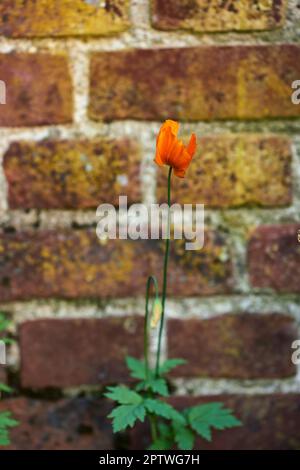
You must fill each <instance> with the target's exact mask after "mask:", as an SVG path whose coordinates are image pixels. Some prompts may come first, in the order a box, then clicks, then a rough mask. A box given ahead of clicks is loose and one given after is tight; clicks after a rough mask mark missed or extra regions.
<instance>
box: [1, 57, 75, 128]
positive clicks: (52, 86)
mask: <svg viewBox="0 0 300 470" xmlns="http://www.w3.org/2000/svg"><path fill="white" fill-rule="evenodd" d="M0 77H1V80H3V81H4V82H5V83H6V94H7V103H6V105H3V106H1V108H0V126H11V127H16V126H33V125H46V124H63V123H69V122H71V121H72V113H73V101H72V83H71V77H70V73H69V69H68V62H67V60H66V57H65V56H63V55H61V56H58V55H49V54H25V53H10V54H0Z"/></svg>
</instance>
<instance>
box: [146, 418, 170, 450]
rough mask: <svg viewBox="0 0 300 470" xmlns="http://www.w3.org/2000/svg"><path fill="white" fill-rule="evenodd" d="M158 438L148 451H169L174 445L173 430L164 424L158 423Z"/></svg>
mask: <svg viewBox="0 0 300 470" xmlns="http://www.w3.org/2000/svg"><path fill="white" fill-rule="evenodd" d="M158 431H159V436H158V438H157V439H156V440H155V441H154V442H153V443H152V444H151V446H150V447H149V448H148V449H149V450H170V449H172V447H173V445H174V438H173V430H172V428H171V426H170V425H168V424H166V423H158Z"/></svg>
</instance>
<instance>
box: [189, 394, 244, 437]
mask: <svg viewBox="0 0 300 470" xmlns="http://www.w3.org/2000/svg"><path fill="white" fill-rule="evenodd" d="M223 406H224V405H223V403H219V402H214V403H206V404H205V405H198V406H194V407H192V408H189V409H188V410H187V416H188V421H189V424H190V426H191V428H192V429H193V430H194V431H196V432H197V433H198V434H199V435H200V436H201V437H203V438H204V439H206V440H207V441H211V430H212V429H213V428H214V429H229V428H233V427H236V426H241V424H242V423H241V421H239V420H238V419H237V418H236V417H235V416H234V415H233V414H232V411H231V410H230V409H228V408H223Z"/></svg>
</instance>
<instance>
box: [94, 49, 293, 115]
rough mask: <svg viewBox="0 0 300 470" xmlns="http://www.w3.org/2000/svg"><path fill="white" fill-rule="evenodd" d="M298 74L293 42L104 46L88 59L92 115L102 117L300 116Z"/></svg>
mask: <svg viewBox="0 0 300 470" xmlns="http://www.w3.org/2000/svg"><path fill="white" fill-rule="evenodd" d="M137 64H138V66H137ZM299 76H300V47H299V46H296V45H287V44H283V45H272V46H270V45H267V46H221V47H216V46H208V47H206V46H204V47H198V48H176V49H153V50H145V49H144V50H142V49H136V50H126V51H117V52H99V53H95V54H93V55H92V59H91V91H90V105H89V115H90V118H91V119H94V120H100V121H102V120H105V121H111V120H113V119H146V120H147V119H148V120H162V119H166V118H172V119H178V120H191V121H192V120H214V119H262V118H275V117H280V116H282V117H299V116H300V106H295V105H294V104H293V103H292V101H291V92H292V89H291V83H292V82H293V81H294V80H296V79H298V78H299ZM120 77H122V80H120Z"/></svg>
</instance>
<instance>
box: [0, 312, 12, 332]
mask: <svg viewBox="0 0 300 470" xmlns="http://www.w3.org/2000/svg"><path fill="white" fill-rule="evenodd" d="M10 323H11V322H10V321H9V320H7V318H6V316H5V315H3V313H0V331H4V330H6V329H7V328H8V327H9V325H10Z"/></svg>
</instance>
